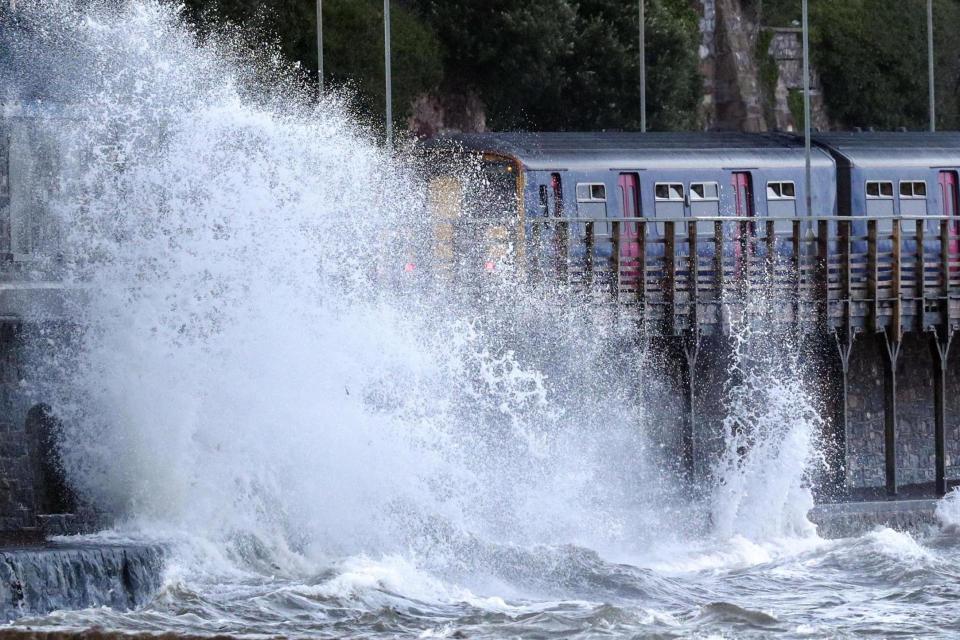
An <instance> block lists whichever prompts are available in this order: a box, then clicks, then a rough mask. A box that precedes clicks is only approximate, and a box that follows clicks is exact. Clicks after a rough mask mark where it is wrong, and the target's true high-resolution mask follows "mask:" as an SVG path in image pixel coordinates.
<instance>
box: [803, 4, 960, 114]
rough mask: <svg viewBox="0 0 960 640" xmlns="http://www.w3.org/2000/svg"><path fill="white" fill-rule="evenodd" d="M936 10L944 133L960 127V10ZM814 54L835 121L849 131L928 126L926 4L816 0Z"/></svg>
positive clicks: (945, 6)
mask: <svg viewBox="0 0 960 640" xmlns="http://www.w3.org/2000/svg"><path fill="white" fill-rule="evenodd" d="M934 6H935V18H934V19H935V21H936V25H937V26H936V29H935V32H934V33H935V47H936V51H937V59H936V63H937V64H936V67H937V103H938V105H937V106H938V120H939V123H938V125H939V127H940V128H957V126H958V125H960V114H958V87H960V41H958V40H957V39H956V38H955V37H954V34H955V33H956V30H957V28H958V27H960V8H958V6H957V3H956V2H954V1H953V0H950V1H937V2H935V3H934ZM810 21H811V41H812V44H811V46H812V47H813V51H812V54H811V55H812V56H813V59H814V62H815V64H816V67H817V69H818V71H819V72H820V76H821V79H822V83H823V90H824V99H825V102H826V105H827V109H828V111H829V113H830V116H831V119H833V120H835V121H837V122H838V123H840V124H841V125H842V126H844V127H855V126H862V127H871V126H872V127H877V128H880V129H894V128H897V127H901V126H903V127H908V128H911V129H924V128H926V127H927V124H928V120H929V116H928V101H927V89H928V84H927V33H926V29H927V23H926V2H925V1H924V0H907V1H904V0H816V1H815V2H813V3H811V16H810Z"/></svg>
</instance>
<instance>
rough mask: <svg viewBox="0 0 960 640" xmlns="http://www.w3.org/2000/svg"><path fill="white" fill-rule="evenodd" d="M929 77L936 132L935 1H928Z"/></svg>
mask: <svg viewBox="0 0 960 640" xmlns="http://www.w3.org/2000/svg"><path fill="white" fill-rule="evenodd" d="M927 77H928V78H929V83H930V131H936V130H937V85H936V82H935V73H934V66H933V0H927Z"/></svg>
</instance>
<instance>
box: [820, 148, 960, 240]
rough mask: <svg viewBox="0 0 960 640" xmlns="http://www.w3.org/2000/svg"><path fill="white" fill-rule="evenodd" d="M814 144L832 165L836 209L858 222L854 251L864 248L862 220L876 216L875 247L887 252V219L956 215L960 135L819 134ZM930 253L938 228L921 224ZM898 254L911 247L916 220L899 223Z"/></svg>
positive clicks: (854, 230) (959, 200)
mask: <svg viewBox="0 0 960 640" xmlns="http://www.w3.org/2000/svg"><path fill="white" fill-rule="evenodd" d="M814 143H815V144H816V145H817V146H818V147H821V148H822V149H824V150H825V151H827V152H829V153H830V154H831V155H832V156H833V158H834V159H835V161H836V163H837V211H838V214H839V215H842V216H854V217H858V218H863V219H864V222H856V223H854V224H853V225H852V229H851V233H852V234H853V236H854V238H855V239H854V242H853V246H854V250H855V251H864V250H866V241H865V240H864V237H865V236H866V234H867V224H866V220H867V219H869V218H878V220H877V224H876V227H877V237H878V245H879V249H880V250H883V251H889V249H890V247H891V234H892V232H893V221H892V220H891V219H890V216H908V217H909V216H950V217H954V216H956V215H957V213H958V203H960V198H958V182H960V181H958V172H960V133H954V132H949V133H931V132H877V133H874V132H855V133H821V134H816V135H815V136H814ZM924 228H925V233H926V234H927V238H928V239H927V242H925V243H924V244H925V246H926V247H928V249H930V250H934V251H938V250H939V239H938V234H939V224H938V223H936V222H931V223H929V224H927V225H925V227H924ZM902 230H903V250H904V251H914V250H915V247H916V243H915V240H914V239H915V237H916V222H915V221H910V220H904V221H903V222H902Z"/></svg>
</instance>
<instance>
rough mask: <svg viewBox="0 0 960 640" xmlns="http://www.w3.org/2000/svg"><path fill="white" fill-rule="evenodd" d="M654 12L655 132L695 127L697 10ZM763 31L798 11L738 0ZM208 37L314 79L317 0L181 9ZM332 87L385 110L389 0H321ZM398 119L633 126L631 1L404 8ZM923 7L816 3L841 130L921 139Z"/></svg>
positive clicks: (238, 0)
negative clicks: (267, 43) (266, 52)
mask: <svg viewBox="0 0 960 640" xmlns="http://www.w3.org/2000/svg"><path fill="white" fill-rule="evenodd" d="M646 1H647V19H648V23H647V44H648V50H647V64H648V105H649V106H648V113H649V116H648V117H649V124H650V128H651V129H660V130H683V129H696V128H699V127H700V122H699V121H698V113H699V108H700V104H701V100H702V91H703V86H702V79H701V77H700V69H699V63H700V55H699V45H700V32H699V16H698V14H697V12H696V10H695V8H694V7H695V4H696V3H695V2H693V1H692V0H646ZM739 1H740V2H741V3H742V4H743V8H744V10H745V12H746V13H747V14H748V15H752V16H754V18H756V19H757V20H758V22H759V23H760V24H764V25H772V26H790V25H792V24H796V23H795V21H799V18H800V0H739ZM185 4H186V18H187V19H188V20H190V21H191V22H193V23H195V24H196V25H197V26H198V27H199V28H200V33H201V34H202V33H203V31H204V30H206V29H210V28H215V27H216V26H217V25H218V24H221V23H225V22H232V23H236V24H241V25H243V26H244V27H245V28H250V29H253V30H255V31H256V32H257V33H259V34H268V37H270V38H272V39H274V40H275V41H276V42H277V44H278V45H279V46H280V48H281V50H282V51H283V52H284V54H285V55H287V56H288V57H289V58H290V59H291V60H293V61H297V62H299V63H301V64H302V66H303V68H304V69H305V70H306V71H307V72H308V73H313V74H314V75H315V74H316V68H317V52H316V44H315V35H314V33H315V26H316V16H315V7H316V5H315V0H275V1H274V2H271V3H269V7H265V3H263V2H262V1H261V0H185ZM323 4H324V26H325V81H326V82H327V83H328V84H330V85H333V86H349V87H351V88H352V89H353V90H354V91H355V95H356V103H357V107H358V109H359V110H360V111H361V112H363V113H366V114H368V115H369V116H370V117H371V121H376V119H377V118H379V117H381V115H380V114H382V113H383V104H384V89H383V80H382V78H383V64H384V63H383V26H382V20H383V14H382V12H383V3H382V0H324V3H323ZM934 5H935V12H936V20H937V29H936V45H937V52H938V53H937V73H938V78H937V95H938V100H937V101H938V121H939V122H938V124H939V126H940V127H941V128H958V127H960V41H958V39H957V38H955V37H954V34H955V33H957V32H958V29H960V0H935V1H934ZM393 7H394V9H393V32H392V33H393V43H394V91H395V94H394V100H395V112H396V115H397V121H398V124H402V123H403V122H404V121H405V120H406V118H407V117H408V116H409V115H410V111H411V106H412V104H413V102H414V100H415V99H416V98H417V97H419V96H424V95H431V96H436V97H438V98H439V99H442V98H443V97H445V96H466V95H470V96H473V97H475V98H476V99H477V100H479V102H480V103H481V104H482V105H483V106H484V108H485V112H486V119H487V124H488V126H489V127H490V128H491V129H511V128H523V129H533V130H538V129H539V130H546V129H568V130H576V129H636V128H638V127H639V121H640V110H639V89H638V81H639V64H638V58H639V54H638V45H637V5H636V3H635V2H629V1H625V0H532V1H531V2H524V3H519V2H515V1H513V0H394V4H393ZM925 8H926V2H925V0H811V38H812V44H813V61H814V64H815V65H816V68H817V69H818V71H819V72H820V74H821V79H822V84H823V90H824V97H825V101H826V106H827V111H828V113H829V116H830V119H831V121H832V122H834V123H835V124H836V126H839V127H853V126H864V127H867V126H875V127H877V128H894V127H899V126H906V127H910V128H924V127H925V126H926V123H927V71H926V69H927V66H926V12H925Z"/></svg>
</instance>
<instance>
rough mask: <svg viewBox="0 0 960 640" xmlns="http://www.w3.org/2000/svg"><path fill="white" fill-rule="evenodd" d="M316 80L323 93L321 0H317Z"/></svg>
mask: <svg viewBox="0 0 960 640" xmlns="http://www.w3.org/2000/svg"><path fill="white" fill-rule="evenodd" d="M317 78H318V80H319V85H318V86H319V87H320V93H321V94H322V93H323V0H317Z"/></svg>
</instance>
